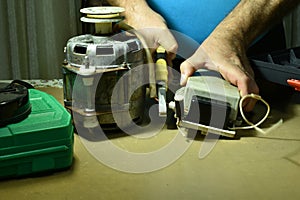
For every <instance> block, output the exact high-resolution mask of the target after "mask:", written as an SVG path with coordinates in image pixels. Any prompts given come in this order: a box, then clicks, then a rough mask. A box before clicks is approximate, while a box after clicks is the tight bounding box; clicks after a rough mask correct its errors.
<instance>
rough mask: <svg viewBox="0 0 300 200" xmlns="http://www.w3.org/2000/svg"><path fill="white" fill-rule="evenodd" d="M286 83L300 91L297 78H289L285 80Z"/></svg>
mask: <svg viewBox="0 0 300 200" xmlns="http://www.w3.org/2000/svg"><path fill="white" fill-rule="evenodd" d="M287 83H288V84H289V85H290V86H292V87H293V88H295V90H296V91H299V92H300V80H297V79H289V80H287Z"/></svg>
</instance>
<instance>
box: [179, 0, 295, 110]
mask: <svg viewBox="0 0 300 200" xmlns="http://www.w3.org/2000/svg"><path fill="white" fill-rule="evenodd" d="M296 3H299V0H290V1H289V0H251V1H249V0H241V1H240V3H239V4H238V5H237V6H236V7H235V8H234V9H233V11H232V12H231V13H229V15H228V16H227V17H226V18H225V19H224V20H223V21H222V22H221V23H220V24H219V25H218V26H217V27H216V28H215V30H214V31H213V32H212V33H211V34H210V36H209V37H208V38H207V39H206V40H205V41H204V42H203V43H202V44H201V45H200V47H199V48H198V50H197V51H196V52H195V53H194V55H193V56H191V57H190V58H189V59H187V60H186V61H185V62H184V63H182V65H181V73H182V75H183V76H182V77H183V84H184V83H185V82H186V80H187V78H188V77H189V76H191V75H192V74H193V72H194V71H195V70H197V69H199V68H206V69H210V70H215V71H219V72H220V73H221V74H222V76H223V77H224V79H226V80H227V81H229V82H230V83H232V84H233V85H236V86H237V87H238V89H239V90H240V93H241V96H244V95H246V94H249V93H254V94H258V93H259V88H258V86H257V84H256V82H255V80H254V73H253V70H252V68H251V66H250V63H249V61H248V58H247V55H246V51H247V48H248V47H249V46H250V45H251V44H252V43H253V41H254V40H255V39H256V38H257V37H258V36H259V35H261V34H262V33H263V32H265V31H267V29H268V28H270V27H271V26H272V25H274V24H275V23H277V22H279V21H280V20H281V19H282V17H283V16H284V15H285V14H286V13H287V12H288V11H289V10H291V9H292V8H293V7H295V5H296ZM254 105H255V101H248V103H247V105H245V106H244V109H245V110H246V111H250V110H252V109H253V107H254Z"/></svg>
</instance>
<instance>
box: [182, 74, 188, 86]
mask: <svg viewBox="0 0 300 200" xmlns="http://www.w3.org/2000/svg"><path fill="white" fill-rule="evenodd" d="M186 81H187V75H185V74H181V76H180V85H185V84H186Z"/></svg>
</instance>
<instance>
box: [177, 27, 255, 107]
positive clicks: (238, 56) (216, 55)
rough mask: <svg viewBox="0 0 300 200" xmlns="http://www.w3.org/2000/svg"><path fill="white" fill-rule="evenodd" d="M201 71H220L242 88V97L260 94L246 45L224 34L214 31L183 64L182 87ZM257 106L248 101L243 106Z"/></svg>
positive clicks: (228, 79) (251, 100) (181, 68)
mask: <svg viewBox="0 0 300 200" xmlns="http://www.w3.org/2000/svg"><path fill="white" fill-rule="evenodd" d="M200 68H204V69H208V70H214V71H218V72H220V74H221V75H222V76H223V78H224V79H225V80H227V81H229V82H230V83H231V84H233V85H235V86H237V87H238V89H239V91H240V94H241V96H245V95H247V94H250V93H254V94H258V93H259V88H258V86H257V84H256V82H255V80H254V72H253V70H252V68H251V66H250V63H249V61H248V58H247V56H246V50H245V48H244V47H243V43H242V42H240V41H238V40H236V38H232V37H230V38H228V37H226V34H224V33H222V32H217V31H215V32H213V33H212V34H211V35H210V36H209V37H208V38H207V39H206V40H205V41H204V42H203V43H202V44H201V45H200V47H199V48H198V49H197V51H196V52H195V53H194V54H193V55H192V56H191V57H190V58H188V59H187V60H186V61H185V62H183V63H182V64H181V66H180V70H181V74H182V82H181V84H183V85H184V84H185V83H186V81H187V78H188V77H189V76H191V75H192V74H193V73H194V72H195V71H196V70H197V69H200ZM255 103H256V101H255V100H253V99H247V101H245V104H244V105H243V108H244V110H245V111H251V110H252V109H253V108H254V106H255Z"/></svg>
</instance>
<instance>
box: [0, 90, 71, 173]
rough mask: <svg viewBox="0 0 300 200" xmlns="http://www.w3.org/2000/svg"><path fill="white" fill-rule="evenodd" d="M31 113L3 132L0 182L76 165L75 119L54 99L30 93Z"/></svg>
mask: <svg viewBox="0 0 300 200" xmlns="http://www.w3.org/2000/svg"><path fill="white" fill-rule="evenodd" d="M29 100H30V104H31V113H30V114H29V115H28V117H27V118H26V119H24V120H22V121H21V122H18V123H14V124H9V125H7V126H5V127H1V128H0V178H1V179H3V178H8V177H20V176H27V175H33V174H40V173H44V172H53V171H58V170H62V169H67V168H69V167H70V166H71V165H72V161H73V146H74V134H73V126H72V122H71V115H70V114H69V112H68V111H66V110H65V108H64V107H63V106H62V105H61V104H60V103H59V102H58V101H57V100H56V99H55V98H54V97H53V96H51V95H49V94H47V93H45V92H42V91H39V90H36V89H29Z"/></svg>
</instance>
